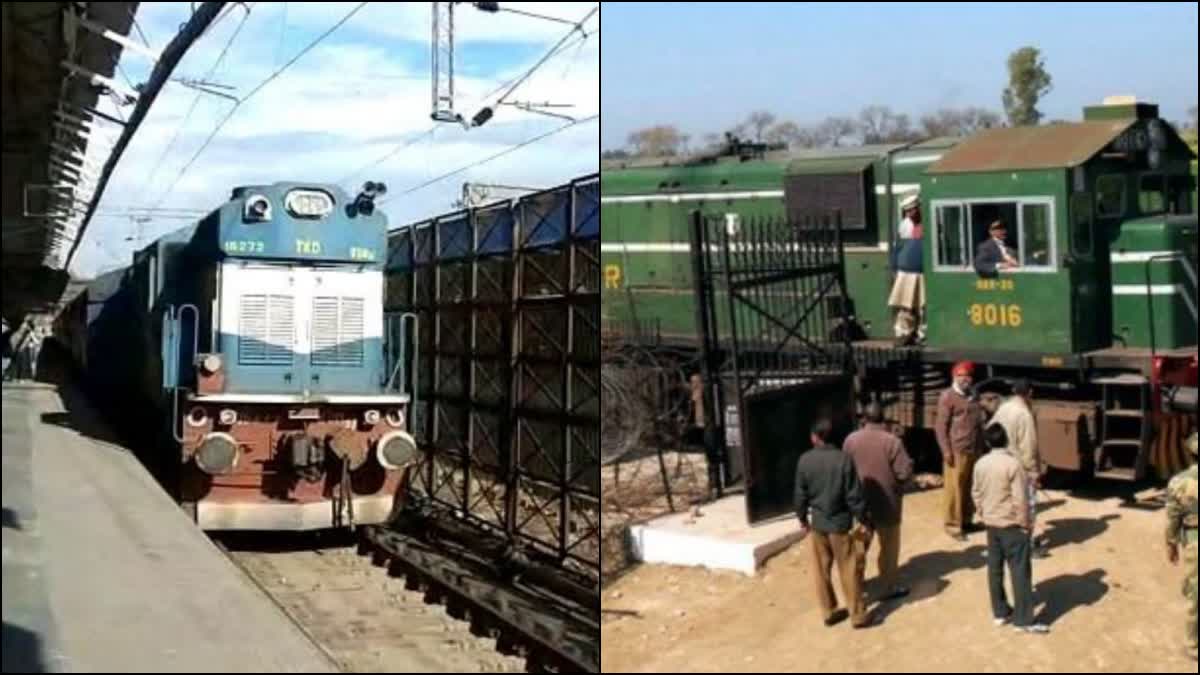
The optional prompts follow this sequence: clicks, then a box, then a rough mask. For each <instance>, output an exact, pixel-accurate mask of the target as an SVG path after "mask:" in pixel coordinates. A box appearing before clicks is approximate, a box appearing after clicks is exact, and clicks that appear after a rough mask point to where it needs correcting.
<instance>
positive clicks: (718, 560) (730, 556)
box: [630, 495, 801, 575]
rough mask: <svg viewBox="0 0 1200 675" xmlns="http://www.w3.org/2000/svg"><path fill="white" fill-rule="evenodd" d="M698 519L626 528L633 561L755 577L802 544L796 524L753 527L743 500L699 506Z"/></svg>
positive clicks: (679, 516) (785, 521) (783, 521)
mask: <svg viewBox="0 0 1200 675" xmlns="http://www.w3.org/2000/svg"><path fill="white" fill-rule="evenodd" d="M700 513H701V515H700V517H698V518H696V517H693V516H692V512H691V511H688V512H685V513H675V514H671V515H668V516H663V517H661V518H656V519H655V520H652V521H650V522H648V523H645V524H643V525H635V526H633V527H631V528H630V538H631V542H630V543H631V547H632V550H633V556H634V558H635V559H636V560H640V561H642V562H646V563H662V564H668V565H683V566H690V567H708V568H711V569H724V570H735V571H738V572H742V573H743V574H750V575H753V574H754V573H755V572H756V571H757V570H758V568H759V567H760V566H762V564H763V562H764V561H765V560H766V559H767V558H769V557H771V556H773V555H775V554H776V553H779V552H780V551H783V550H784V549H786V548H787V547H788V546H791V545H792V544H794V543H796V542H797V541H800V538H801V537H800V525H799V523H797V522H796V519H795V518H780V519H777V520H773V521H770V522H768V523H764V524H761V525H757V526H754V527H751V526H750V524H749V523H748V522H747V521H746V500H745V497H744V496H743V495H733V496H730V497H725V498H723V499H719V500H717V501H716V502H713V503H711V504H708V505H706V506H702V507H701V508H700Z"/></svg>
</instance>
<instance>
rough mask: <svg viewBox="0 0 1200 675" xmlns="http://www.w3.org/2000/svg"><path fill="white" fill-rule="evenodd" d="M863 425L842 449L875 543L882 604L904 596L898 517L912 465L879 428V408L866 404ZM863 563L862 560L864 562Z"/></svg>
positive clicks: (900, 447)
mask: <svg viewBox="0 0 1200 675" xmlns="http://www.w3.org/2000/svg"><path fill="white" fill-rule="evenodd" d="M865 412H866V420H867V423H866V425H864V426H863V428H862V429H859V430H858V431H856V432H854V433H852V434H850V435H849V436H848V437H846V442H845V443H844V444H843V446H842V447H844V448H845V449H846V454H847V455H849V456H850V458H851V459H853V460H854V466H855V467H856V468H857V469H858V478H859V480H860V481H861V482H862V487H863V494H864V495H865V497H866V500H867V512H868V513H869V514H870V519H871V525H873V526H874V528H875V534H876V536H877V538H878V540H879V578H880V581H882V582H883V592H884V593H885V595H884V598H883V599H884V600H894V599H896V598H903V597H905V596H906V595H908V589H907V588H905V587H903V586H901V585H900V584H899V583H897V576H896V574H897V570H898V568H899V564H900V517H901V513H902V508H901V507H902V505H903V501H902V500H903V498H904V484H905V483H907V482H908V481H909V480H910V479H912V475H913V462H912V458H911V457H909V456H908V452H907V451H905V449H904V443H903V442H902V441H901V440H900V439H899V438H898V437H896V435H895V434H893V433H891V432H890V431H888V430H887V429H886V428H884V426H883V408H881V407H880V405H879V404H878V403H870V404H868V405H867V409H866V411H865ZM864 563H865V559H864Z"/></svg>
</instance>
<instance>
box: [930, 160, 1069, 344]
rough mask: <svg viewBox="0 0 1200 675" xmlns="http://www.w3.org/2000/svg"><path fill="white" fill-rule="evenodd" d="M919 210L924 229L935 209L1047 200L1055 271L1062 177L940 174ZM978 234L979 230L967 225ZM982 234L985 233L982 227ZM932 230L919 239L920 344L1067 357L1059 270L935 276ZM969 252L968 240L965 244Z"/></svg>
mask: <svg viewBox="0 0 1200 675" xmlns="http://www.w3.org/2000/svg"><path fill="white" fill-rule="evenodd" d="M921 194H922V199H921V201H922V204H923V205H924V206H925V208H926V210H927V211H928V212H929V216H928V220H929V221H930V224H931V225H932V221H933V219H934V218H935V217H936V209H937V207H938V206H939V205H940V204H941V203H954V202H961V201H963V200H968V201H969V200H971V199H985V198H1004V197H1014V198H1016V197H1032V198H1044V197H1053V199H1054V202H1053V207H1052V209H1051V212H1052V214H1053V218H1054V222H1055V223H1056V226H1055V228H1054V231H1055V237H1054V238H1055V242H1056V246H1057V248H1056V252H1055V253H1054V254H1053V255H1052V256H1051V258H1052V260H1055V265H1059V262H1058V261H1059V260H1061V256H1062V252H1064V251H1066V250H1067V249H1066V248H1065V247H1066V228H1065V227H1064V226H1063V224H1064V223H1066V222H1067V218H1066V216H1067V213H1066V178H1065V172H1064V171H1062V170H1046V171H1024V172H1016V173H1007V172H1005V173H968V174H943V175H937V176H931V177H929V178H927V180H926V182H925V183H924V185H923V189H922V191H921ZM975 226H976V227H979V226H980V225H979V224H975ZM982 227H986V224H983V225H982ZM935 239H936V233H935V229H934V228H933V227H929V228H928V229H927V230H926V236H925V279H926V283H927V287H928V299H927V302H928V306H929V308H930V309H931V312H930V316H929V333H928V341H929V344H930V345H931V346H935V347H942V348H947V349H954V348H960V349H980V350H987V349H990V350H1004V351H1023V352H1042V353H1070V352H1073V351H1076V348H1077V347H1078V346H1079V345H1078V344H1077V343H1078V342H1079V341H1078V340H1077V339H1073V338H1074V336H1073V335H1072V331H1071V330H1070V329H1071V321H1069V320H1064V319H1065V318H1066V317H1071V316H1072V309H1073V308H1072V307H1071V284H1070V279H1069V275H1068V273H1067V272H1066V271H1065V270H1063V269H1062V268H1061V267H1057V268H1056V269H1055V271H1052V272H1029V271H1026V272H1017V273H1013V274H1003V275H1001V276H1000V278H998V279H994V280H989V279H980V278H979V276H978V275H977V274H976V273H975V270H974V269H973V268H969V267H968V268H962V269H955V270H953V271H948V270H943V269H936V268H935V266H934V251H933V247H934V245H935ZM971 247H972V249H973V248H974V238H973V239H972V244H971Z"/></svg>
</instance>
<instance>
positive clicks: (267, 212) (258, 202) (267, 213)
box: [243, 195, 271, 223]
mask: <svg viewBox="0 0 1200 675" xmlns="http://www.w3.org/2000/svg"><path fill="white" fill-rule="evenodd" d="M243 217H244V219H245V220H246V221H247V222H252V223H254V222H261V221H264V220H270V219H271V200H269V199H267V198H266V197H265V196H263V195H252V196H250V197H247V198H246V207H245V212H244V213H243Z"/></svg>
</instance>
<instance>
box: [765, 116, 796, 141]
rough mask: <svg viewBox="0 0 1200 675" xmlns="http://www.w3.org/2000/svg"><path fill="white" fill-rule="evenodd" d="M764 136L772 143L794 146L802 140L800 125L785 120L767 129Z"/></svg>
mask: <svg viewBox="0 0 1200 675" xmlns="http://www.w3.org/2000/svg"><path fill="white" fill-rule="evenodd" d="M763 138H764V139H766V141H767V143H770V144H772V145H785V146H787V147H793V146H795V145H796V144H797V142H798V141H799V140H800V127H799V126H797V125H796V123H795V122H789V121H787V120H784V121H782V122H779V123H777V124H775V125H774V126H772V127H771V128H770V129H767V133H766V134H765V135H764V136H763Z"/></svg>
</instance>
